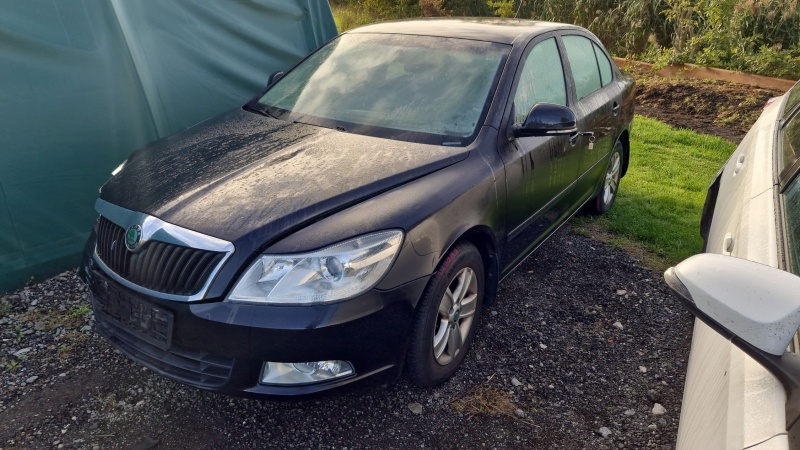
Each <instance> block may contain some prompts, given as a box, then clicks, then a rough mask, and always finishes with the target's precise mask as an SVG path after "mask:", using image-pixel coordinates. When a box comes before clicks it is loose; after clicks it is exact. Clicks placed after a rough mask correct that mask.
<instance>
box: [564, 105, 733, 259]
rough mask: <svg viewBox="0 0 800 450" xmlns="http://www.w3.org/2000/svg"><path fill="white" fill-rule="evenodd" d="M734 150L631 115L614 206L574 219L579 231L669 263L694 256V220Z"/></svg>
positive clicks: (716, 140) (697, 238)
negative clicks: (626, 158)
mask: <svg viewBox="0 0 800 450" xmlns="http://www.w3.org/2000/svg"><path fill="white" fill-rule="evenodd" d="M735 148H736V146H735V145H734V144H733V143H731V142H729V141H727V140H725V139H721V138H718V137H715V136H708V135H703V134H699V133H695V132H693V131H690V130H685V129H676V128H673V127H671V126H669V125H666V124H664V123H661V122H659V121H657V120H653V119H648V118H646V117H641V116H637V117H636V120H635V121H634V125H633V131H632V133H631V161H630V165H629V168H628V173H627V174H626V176H625V178H623V179H622V182H621V183H620V191H619V196H618V197H617V201H616V204H615V205H614V207H613V208H612V210H611V211H609V212H608V214H607V215H605V216H602V217H580V218H578V219H577V220H576V221H574V224H575V225H576V228H577V229H578V230H579V231H587V230H588V231H589V232H590V233H592V232H597V231H598V230H599V231H600V232H601V233H602V232H607V233H612V234H613V235H612V236H610V237H608V236H607V237H608V239H607V240H609V241H611V242H614V243H616V244H618V245H621V246H623V247H626V248H630V247H639V249H641V250H645V251H646V252H649V253H651V254H653V255H655V256H656V258H657V259H660V260H661V261H659V262H657V263H655V264H651V265H655V266H663V265H674V264H675V263H677V262H679V261H681V260H683V259H685V258H687V257H689V256H691V255H693V254H695V253H698V252H699V251H700V248H701V246H702V245H703V240H702V238H701V237H700V215H701V213H702V209H703V203H704V202H705V198H706V190H707V189H708V185H709V184H710V183H711V181H712V180H713V178H714V175H716V173H717V171H718V170H719V168H720V167H722V165H723V164H724V163H725V161H727V159H728V157H729V156H730V155H731V153H733V151H734V150H735Z"/></svg>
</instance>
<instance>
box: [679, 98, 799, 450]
mask: <svg viewBox="0 0 800 450" xmlns="http://www.w3.org/2000/svg"><path fill="white" fill-rule="evenodd" d="M798 86H800V83H798V84H795V86H794V87H793V88H792V89H791V90H789V92H788V93H786V94H784V95H783V96H782V97H778V98H777V99H773V101H771V102H768V104H767V105H766V106H765V108H764V111H763V113H762V115H761V117H760V118H759V119H758V121H757V122H756V123H755V125H753V127H752V128H751V129H750V131H749V132H748V133H747V136H745V138H744V140H742V142H741V144H740V145H739V147H738V148H737V149H736V151H735V152H734V153H733V155H732V156H731V157H730V159H729V160H728V162H727V163H726V164H725V166H724V167H723V168H722V170H720V172H719V174H718V175H717V177H716V179H715V180H714V182H713V183H712V185H711V187H710V188H709V192H708V197H707V199H706V205H705V208H704V211H703V219H702V223H701V234H702V235H703V237H704V239H705V248H704V251H705V252H706V253H703V254H701V255H696V256H693V257H691V258H689V259H687V260H685V261H683V262H681V263H680V264H678V265H677V266H676V267H674V268H671V269H669V270H667V272H666V273H665V281H666V282H667V284H669V286H670V287H671V288H672V289H673V290H674V291H675V292H676V294H677V295H678V297H679V298H680V299H681V300H683V302H684V304H685V305H686V306H687V307H689V309H690V310H692V312H693V313H695V315H696V316H697V318H699V319H701V320H697V321H695V326H694V334H693V338H692V348H691V354H690V357H689V364H688V368H687V374H686V385H685V390H684V393H683V405H682V411H681V421H680V427H679V431H678V443H677V448H678V449H745V448H746V449H758V450H766V449H800V420H798V419H799V418H800V354H798V353H797V352H798V351H800V346H798V341H797V330H798V327H799V326H800V277H798V275H800V176H798V172H800V87H798Z"/></svg>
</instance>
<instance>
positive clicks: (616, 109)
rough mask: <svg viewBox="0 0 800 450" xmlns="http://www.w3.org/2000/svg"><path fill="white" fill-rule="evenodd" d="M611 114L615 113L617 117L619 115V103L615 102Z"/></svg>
mask: <svg viewBox="0 0 800 450" xmlns="http://www.w3.org/2000/svg"><path fill="white" fill-rule="evenodd" d="M611 112H612V113H614V115H615V116H616V115H617V114H619V103H617V102H614V106H613V107H612V108H611Z"/></svg>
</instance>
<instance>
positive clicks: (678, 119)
mask: <svg viewBox="0 0 800 450" xmlns="http://www.w3.org/2000/svg"><path fill="white" fill-rule="evenodd" d="M626 70H627V72H628V73H630V74H631V75H632V76H633V77H634V78H636V113H637V114H642V115H644V116H647V117H652V118H654V119H658V120H661V121H663V122H666V123H668V124H670V125H673V126H676V127H682V128H689V129H692V130H695V131H698V132H701V133H706V134H713V135H717V136H721V137H724V138H726V139H729V140H731V141H734V142H739V141H740V140H741V139H742V137H744V135H745V133H747V130H748V129H750V127H751V126H752V125H753V123H754V122H755V121H756V119H758V116H759V115H760V114H761V109H762V108H763V106H764V103H766V101H767V100H768V99H769V98H771V97H777V96H779V95H782V94H783V92H781V91H778V90H774V89H762V88H757V87H753V86H750V85H746V84H737V83H728V82H723V81H716V80H694V79H667V78H663V77H659V76H656V75H655V74H653V73H652V72H648V71H644V70H640V69H636V68H631V69H626Z"/></svg>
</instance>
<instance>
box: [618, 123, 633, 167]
mask: <svg viewBox="0 0 800 450" xmlns="http://www.w3.org/2000/svg"><path fill="white" fill-rule="evenodd" d="M617 140H618V141H619V142H621V143H622V149H623V150H622V173H621V174H620V177H624V176H625V173H626V172H628V161H630V159H631V141H630V130H627V129H625V130H623V131H622V134H620V135H619V138H617Z"/></svg>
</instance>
